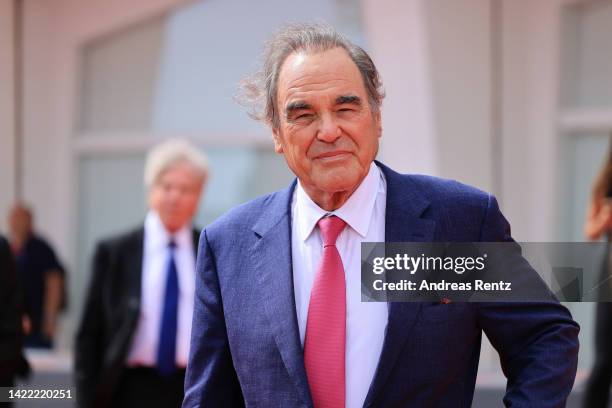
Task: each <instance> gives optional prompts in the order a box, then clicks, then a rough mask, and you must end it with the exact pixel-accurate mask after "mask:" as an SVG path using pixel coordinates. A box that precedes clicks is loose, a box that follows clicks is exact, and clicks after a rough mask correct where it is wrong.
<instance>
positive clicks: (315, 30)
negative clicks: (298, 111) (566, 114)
mask: <svg viewBox="0 0 612 408" xmlns="http://www.w3.org/2000/svg"><path fill="white" fill-rule="evenodd" d="M333 48H343V49H344V50H346V52H347V54H348V55H349V57H350V58H351V59H352V60H353V62H354V63H355V65H357V68H358V69H359V72H360V73H361V78H362V79H363V84H364V86H365V89H366V92H367V94H368V100H369V103H370V107H371V109H372V111H373V112H375V113H376V112H379V111H380V106H381V104H382V100H383V98H384V97H385V93H384V91H383V87H382V82H381V79H380V75H379V74H378V71H377V70H376V66H375V65H374V62H372V59H371V58H370V56H369V55H368V54H367V53H366V52H365V51H364V50H363V49H362V48H361V47H359V46H358V45H355V44H353V43H352V42H351V41H350V40H349V39H348V38H346V37H345V36H343V35H342V34H340V33H338V32H337V31H336V30H335V29H334V28H333V27H331V26H329V25H327V24H321V23H317V24H305V23H300V24H290V25H287V26H285V27H284V28H282V29H281V30H280V31H278V32H277V33H276V34H275V35H274V36H273V37H272V38H271V39H270V40H269V41H268V42H267V43H266V45H265V48H264V53H263V62H262V66H261V68H260V70H259V71H257V72H256V73H254V74H253V75H251V76H249V77H247V78H245V79H244V80H243V81H242V82H241V83H240V90H239V93H238V100H239V102H240V103H242V104H243V105H245V106H247V107H249V108H250V111H249V115H250V116H251V117H253V118H255V119H257V120H261V121H263V122H265V123H266V124H267V125H269V126H271V127H272V128H274V129H276V128H278V126H279V124H280V121H279V117H278V114H279V109H278V107H277V104H276V96H277V86H278V76H279V73H280V70H281V67H282V65H283V63H284V62H285V60H286V59H287V57H288V56H289V55H291V54H292V53H294V52H300V51H304V52H307V53H316V52H323V51H327V50H330V49H333Z"/></svg>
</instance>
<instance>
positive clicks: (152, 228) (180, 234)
mask: <svg viewBox="0 0 612 408" xmlns="http://www.w3.org/2000/svg"><path fill="white" fill-rule="evenodd" d="M144 230H145V245H146V247H147V248H148V249H150V250H160V249H165V248H167V247H168V243H169V242H170V240H174V242H175V243H176V247H177V248H189V246H190V245H191V240H190V236H191V235H190V233H189V231H190V225H189V224H187V225H184V226H183V227H182V228H181V229H180V230H178V231H177V232H176V233H175V234H170V233H169V232H168V230H166V228H165V227H164V224H163V223H162V221H161V219H160V218H159V214H157V212H156V211H154V210H149V212H148V213H147V217H146V218H145V222H144Z"/></svg>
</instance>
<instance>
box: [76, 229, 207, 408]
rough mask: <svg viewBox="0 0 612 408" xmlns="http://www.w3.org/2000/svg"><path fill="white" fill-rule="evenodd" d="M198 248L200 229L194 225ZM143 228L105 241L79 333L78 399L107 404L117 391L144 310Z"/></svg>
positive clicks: (85, 403)
mask: <svg viewBox="0 0 612 408" xmlns="http://www.w3.org/2000/svg"><path fill="white" fill-rule="evenodd" d="M193 242H194V246H193V247H194V248H197V243H198V231H196V230H193ZM143 245H144V229H143V228H142V227H141V228H139V229H137V230H135V231H132V232H129V233H127V234H125V235H121V236H119V237H116V238H113V239H109V240H107V241H104V242H101V243H100V244H99V245H98V247H97V249H96V252H95V256H94V260H93V276H92V278H91V284H90V287H89V293H88V295H87V304H86V305H85V312H84V315H83V318H82V320H81V322H82V323H81V327H80V328H79V330H78V333H77V344H76V383H77V390H78V398H79V404H80V405H82V406H107V405H108V401H109V399H110V398H111V397H112V395H113V393H115V392H116V391H117V383H118V382H119V380H120V378H121V376H122V374H123V371H124V368H125V361H126V358H127V353H128V352H129V347H130V344H131V340H132V336H133V335H134V332H135V329H136V325H137V322H138V317H139V313H140V296H141V281H142V257H143Z"/></svg>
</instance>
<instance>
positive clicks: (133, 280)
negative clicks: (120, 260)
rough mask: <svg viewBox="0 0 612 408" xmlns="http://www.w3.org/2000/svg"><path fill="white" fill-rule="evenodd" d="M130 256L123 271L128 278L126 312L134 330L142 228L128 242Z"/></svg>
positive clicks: (141, 252) (136, 318)
mask: <svg viewBox="0 0 612 408" xmlns="http://www.w3.org/2000/svg"><path fill="white" fill-rule="evenodd" d="M130 247H131V248H130V252H131V256H127V257H126V264H127V265H126V268H125V271H128V272H130V273H126V276H128V282H127V284H128V296H127V298H128V305H127V306H128V310H129V311H130V313H131V314H132V317H133V319H131V320H133V322H132V324H133V327H132V329H135V328H136V322H137V321H138V315H139V313H140V294H141V287H142V256H143V247H144V227H142V228H140V229H138V230H136V231H135V232H134V235H133V237H132V238H131V240H130Z"/></svg>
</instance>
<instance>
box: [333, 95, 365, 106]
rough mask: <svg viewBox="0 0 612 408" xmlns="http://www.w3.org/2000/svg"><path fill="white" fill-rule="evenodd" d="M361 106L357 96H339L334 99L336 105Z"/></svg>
mask: <svg viewBox="0 0 612 408" xmlns="http://www.w3.org/2000/svg"><path fill="white" fill-rule="evenodd" d="M346 103H349V104H352V105H361V98H360V97H358V96H357V95H340V96H339V97H337V98H336V105H343V104H346Z"/></svg>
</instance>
